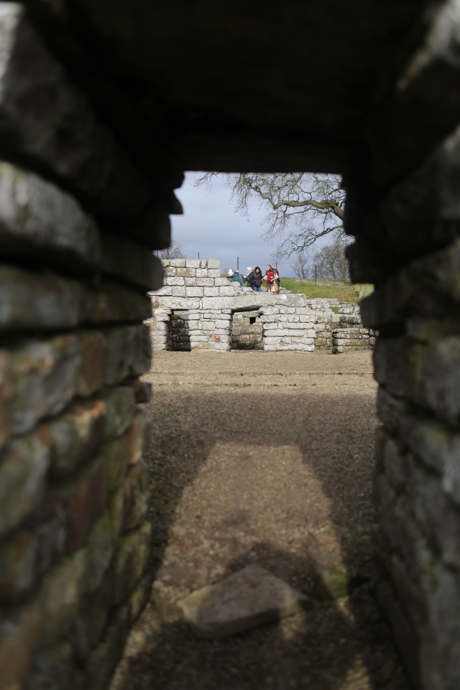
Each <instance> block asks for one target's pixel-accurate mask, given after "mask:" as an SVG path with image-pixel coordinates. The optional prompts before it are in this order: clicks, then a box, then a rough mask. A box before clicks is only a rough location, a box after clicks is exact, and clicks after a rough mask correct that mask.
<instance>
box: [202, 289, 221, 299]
mask: <svg viewBox="0 0 460 690" xmlns="http://www.w3.org/2000/svg"><path fill="white" fill-rule="evenodd" d="M204 296H205V297H219V288H216V287H205V288H204Z"/></svg>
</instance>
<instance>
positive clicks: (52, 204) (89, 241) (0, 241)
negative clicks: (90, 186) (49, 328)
mask: <svg viewBox="0 0 460 690" xmlns="http://www.w3.org/2000/svg"><path fill="white" fill-rule="evenodd" d="M100 244H101V243H100V237H99V232H98V229H97V227H96V224H95V222H94V221H93V219H92V218H90V217H89V216H88V215H87V214H85V213H84V212H83V210H82V209H81V207H80V205H79V204H78V202H77V201H76V200H75V199H73V198H72V197H71V196H70V195H69V194H66V193H65V192H63V191H61V190H60V189H58V187H56V186H55V185H53V184H51V183H49V182H46V181H45V180H42V179H41V178H39V177H38V176H37V175H34V174H32V173H29V172H26V171H25V170H22V169H20V168H17V167H15V166H13V165H10V164H9V163H5V162H1V163H0V249H1V253H2V256H3V257H11V258H16V257H30V258H32V257H33V258H35V260H37V259H38V258H41V259H42V260H43V261H44V263H45V264H48V265H50V264H51V265H56V266H58V267H59V268H60V269H61V270H62V268H65V269H66V270H67V271H69V272H71V273H73V272H75V271H84V270H86V271H88V270H89V269H94V268H96V267H97V266H98V265H99V262H100V256H101V246H100Z"/></svg>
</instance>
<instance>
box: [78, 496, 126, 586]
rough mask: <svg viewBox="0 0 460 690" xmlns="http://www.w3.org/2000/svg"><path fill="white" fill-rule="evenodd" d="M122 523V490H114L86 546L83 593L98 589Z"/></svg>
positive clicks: (110, 558) (114, 547) (113, 551)
mask: <svg viewBox="0 0 460 690" xmlns="http://www.w3.org/2000/svg"><path fill="white" fill-rule="evenodd" d="M122 522H123V489H122V488H121V489H117V490H115V491H114V492H113V493H112V495H111V497H110V499H109V503H108V506H107V509H106V511H105V513H104V514H103V515H102V517H101V518H100V519H99V520H98V522H97V523H96V524H95V526H94V528H93V530H92V532H91V534H90V536H89V538H88V546H87V557H86V558H87V560H86V572H85V591H87V592H94V591H95V590H96V589H97V588H98V587H100V585H101V583H102V581H103V578H104V575H105V573H106V571H107V568H108V567H109V564H110V561H111V560H112V557H113V555H114V553H115V549H116V547H117V544H118V540H119V537H120V532H121V526H122Z"/></svg>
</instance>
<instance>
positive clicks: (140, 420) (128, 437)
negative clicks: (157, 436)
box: [121, 410, 150, 466]
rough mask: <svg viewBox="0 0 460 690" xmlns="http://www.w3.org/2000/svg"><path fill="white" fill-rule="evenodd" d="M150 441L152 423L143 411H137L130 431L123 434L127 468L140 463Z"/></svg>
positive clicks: (122, 441)
mask: <svg viewBox="0 0 460 690" xmlns="http://www.w3.org/2000/svg"><path fill="white" fill-rule="evenodd" d="M149 441H150V421H149V418H148V417H147V415H146V414H145V413H144V412H143V411H142V410H137V411H136V414H135V415H134V419H133V422H132V424H131V426H130V427H129V429H127V430H126V432H125V433H124V434H123V437H122V439H121V444H122V446H123V448H124V451H125V462H126V465H127V466H130V465H135V464H136V463H138V462H140V460H141V459H142V456H143V454H144V453H145V451H146V449H147V447H148V444H149Z"/></svg>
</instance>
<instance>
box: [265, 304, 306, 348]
mask: <svg viewBox="0 0 460 690" xmlns="http://www.w3.org/2000/svg"><path fill="white" fill-rule="evenodd" d="M261 312H262V316H261V317H260V320H261V321H262V323H263V327H264V350H296V351H297V352H313V350H314V349H315V335H316V331H315V329H314V324H315V322H316V318H317V317H316V313H315V311H314V310H313V309H310V307H284V306H279V307H263V308H262V309H261Z"/></svg>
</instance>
